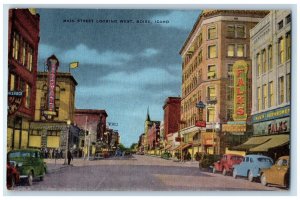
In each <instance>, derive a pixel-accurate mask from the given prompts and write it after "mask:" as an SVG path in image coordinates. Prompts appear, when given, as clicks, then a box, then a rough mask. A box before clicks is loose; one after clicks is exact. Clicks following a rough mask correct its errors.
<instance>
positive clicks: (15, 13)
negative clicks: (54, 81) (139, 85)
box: [7, 9, 40, 150]
mask: <svg viewBox="0 0 300 200" xmlns="http://www.w3.org/2000/svg"><path fill="white" fill-rule="evenodd" d="M39 33H40V16H39V15H38V14H36V13H35V12H34V10H29V9H10V10H9V23H8V92H9V94H8V124H7V150H11V149H19V148H26V147H28V134H29V133H28V132H29V123H30V122H31V121H32V120H33V118H34V111H35V99H36V76H37V57H38V44H39V40H40V37H39Z"/></svg>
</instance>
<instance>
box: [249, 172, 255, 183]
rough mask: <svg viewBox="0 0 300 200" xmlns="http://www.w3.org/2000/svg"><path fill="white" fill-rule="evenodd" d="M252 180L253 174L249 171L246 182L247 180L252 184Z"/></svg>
mask: <svg viewBox="0 0 300 200" xmlns="http://www.w3.org/2000/svg"><path fill="white" fill-rule="evenodd" d="M253 179H254V177H253V173H252V171H249V172H248V180H249V181H250V182H252V181H253Z"/></svg>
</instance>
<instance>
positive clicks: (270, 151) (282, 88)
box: [235, 10, 291, 159]
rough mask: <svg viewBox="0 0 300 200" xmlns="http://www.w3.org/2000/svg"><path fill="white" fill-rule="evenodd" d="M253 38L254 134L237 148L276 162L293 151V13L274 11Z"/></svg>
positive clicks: (257, 29) (253, 30) (258, 28)
mask: <svg viewBox="0 0 300 200" xmlns="http://www.w3.org/2000/svg"><path fill="white" fill-rule="evenodd" d="M250 37H251V46H250V47H251V55H252V66H253V70H252V113H251V114H252V122H253V130H254V133H253V137H251V138H250V139H249V140H248V141H247V142H246V143H245V144H243V145H240V146H237V147H236V148H235V149H240V150H244V151H248V152H253V153H262V154H266V155H269V156H271V157H272V158H275V159H276V158H277V157H279V156H281V155H288V154H289V150H290V149H289V147H290V139H289V137H290V127H291V120H290V102H291V11H290V10H274V11H271V12H270V13H269V14H268V15H267V16H266V17H265V18H264V19H263V20H261V21H260V22H259V23H258V24H257V25H256V26H255V27H254V28H253V29H251V31H250Z"/></svg>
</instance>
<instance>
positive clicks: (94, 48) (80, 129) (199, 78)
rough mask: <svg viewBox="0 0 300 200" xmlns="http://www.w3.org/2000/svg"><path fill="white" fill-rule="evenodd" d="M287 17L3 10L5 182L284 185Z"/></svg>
mask: <svg viewBox="0 0 300 200" xmlns="http://www.w3.org/2000/svg"><path fill="white" fill-rule="evenodd" d="M293 14H294V13H292V10H288V9H285V10H281V9H277V10H276V9H272V10H268V9H266V10H253V9H249V10H245V9H240V10H237V9H235V10H228V9H226V10H225V9H209V10H208V9H201V8H199V9H196V10H195V9H194V10H178V9H96V8H95V9H92V8H90V9H77V8H69V9H66V8H61V9H58V8H55V9H54V8H52V9H50V8H10V9H9V11H8V17H7V19H8V30H7V31H8V46H7V52H8V63H7V64H8V69H7V76H8V82H7V86H6V87H7V91H8V93H7V131H6V133H5V134H6V139H7V140H6V147H5V148H6V149H5V153H6V154H7V158H6V160H7V164H6V169H7V170H6V188H5V190H7V192H8V193H9V194H10V195H14V194H18V192H19V191H23V192H24V191H30V192H34V191H46V192H47V191H74V192H77V191H81V192H90V191H97V192H104V191H132V192H138V191H144V192H152V191H186V192H195V191H196V192H201V191H273V192H282V194H284V193H287V192H289V191H290V188H291V187H293V186H292V185H291V184H290V183H291V181H290V177H291V176H293V173H292V172H290V163H291V157H290V155H291V143H290V141H291V72H292V68H293V67H296V66H292V62H291V60H292V54H291V49H292V44H293V42H292V41H293V38H292V35H293V34H291V33H292V32H291V30H292V19H293V18H292V16H293Z"/></svg>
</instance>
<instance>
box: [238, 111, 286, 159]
mask: <svg viewBox="0 0 300 200" xmlns="http://www.w3.org/2000/svg"><path fill="white" fill-rule="evenodd" d="M290 127H291V126H290V106H285V107H282V108H277V109H274V110H270V111H267V112H263V113H259V114H256V115H253V129H254V134H253V137H251V138H249V139H248V140H247V141H246V142H245V143H243V144H241V145H239V146H236V147H234V148H233V149H235V150H243V151H246V152H247V153H254V154H263V155H267V156H270V157H272V158H273V159H274V160H276V159H277V158H278V157H280V156H283V155H289V152H290Z"/></svg>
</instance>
